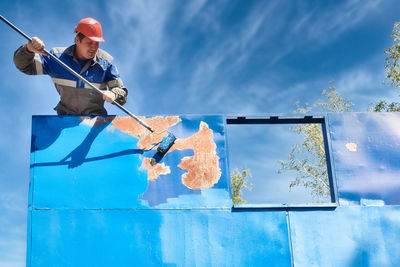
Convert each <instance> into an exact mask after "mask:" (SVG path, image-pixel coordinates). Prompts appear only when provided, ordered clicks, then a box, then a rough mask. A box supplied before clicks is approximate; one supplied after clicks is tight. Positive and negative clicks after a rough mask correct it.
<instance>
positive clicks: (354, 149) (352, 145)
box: [346, 143, 357, 152]
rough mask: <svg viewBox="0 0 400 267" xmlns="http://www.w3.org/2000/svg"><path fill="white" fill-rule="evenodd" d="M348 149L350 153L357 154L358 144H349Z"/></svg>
mask: <svg viewBox="0 0 400 267" xmlns="http://www.w3.org/2000/svg"><path fill="white" fill-rule="evenodd" d="M346 148H347V150H348V151H350V152H357V144H356V143H347V144H346Z"/></svg>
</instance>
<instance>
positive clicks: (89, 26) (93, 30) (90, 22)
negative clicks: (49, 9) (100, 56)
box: [74, 18, 104, 42]
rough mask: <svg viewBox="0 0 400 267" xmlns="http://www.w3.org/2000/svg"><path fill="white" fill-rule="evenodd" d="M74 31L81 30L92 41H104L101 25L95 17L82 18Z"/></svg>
mask: <svg viewBox="0 0 400 267" xmlns="http://www.w3.org/2000/svg"><path fill="white" fill-rule="evenodd" d="M74 32H80V33H82V34H83V35H85V36H86V37H87V38H89V39H90V40H92V41H95V42H104V39H103V37H102V31H101V25H100V23H99V22H98V21H97V20H95V19H93V18H85V19H82V20H81V21H80V22H79V24H78V26H76V27H75V30H74Z"/></svg>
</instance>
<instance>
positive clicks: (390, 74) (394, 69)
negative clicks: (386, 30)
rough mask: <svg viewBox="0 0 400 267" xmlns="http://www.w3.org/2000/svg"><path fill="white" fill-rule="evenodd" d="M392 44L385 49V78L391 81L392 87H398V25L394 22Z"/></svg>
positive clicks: (399, 25)
mask: <svg viewBox="0 0 400 267" xmlns="http://www.w3.org/2000/svg"><path fill="white" fill-rule="evenodd" d="M392 38H393V41H394V44H393V46H392V47H390V48H389V49H385V54H386V60H385V70H386V78H388V79H389V80H390V81H391V85H392V86H394V87H397V88H399V87H400V23H399V22H396V23H395V24H394V26H393V30H392Z"/></svg>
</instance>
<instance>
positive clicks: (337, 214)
mask: <svg viewBox="0 0 400 267" xmlns="http://www.w3.org/2000/svg"><path fill="white" fill-rule="evenodd" d="M289 218H290V228H291V240H292V248H293V258H294V265H295V266H304V267H308V266H335V267H337V266H352V267H356V266H360V267H364V266H399V263H400V253H399V251H400V243H399V241H398V240H399V237H400V219H399V218H400V207H398V206H393V207H389V206H387V207H364V206H347V207H338V208H337V209H336V210H331V211H323V210H321V211H313V210H310V211H293V212H289Z"/></svg>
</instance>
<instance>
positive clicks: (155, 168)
mask: <svg viewBox="0 0 400 267" xmlns="http://www.w3.org/2000/svg"><path fill="white" fill-rule="evenodd" d="M140 168H142V169H147V179H148V180H150V181H154V180H156V179H157V178H158V176H160V175H161V174H169V173H171V170H170V168H169V166H165V164H164V163H162V164H156V165H152V164H151V159H150V158H144V159H143V162H142V166H140Z"/></svg>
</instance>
